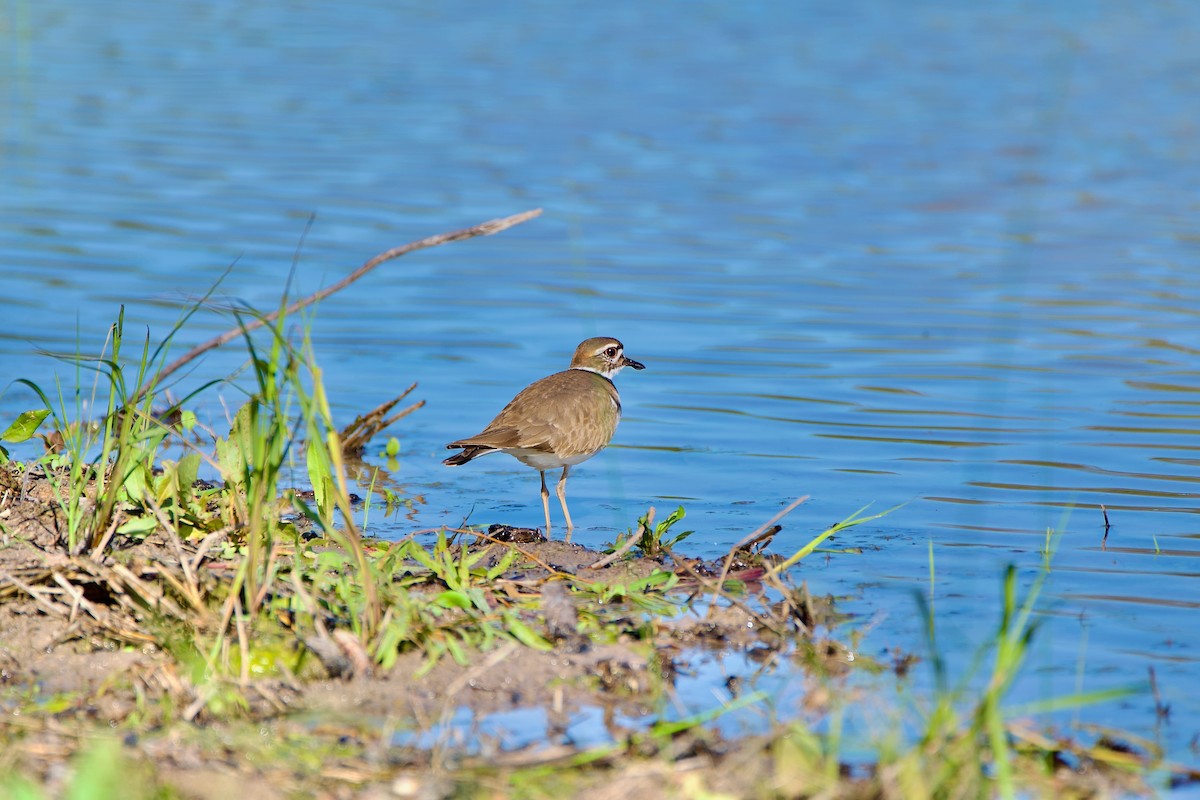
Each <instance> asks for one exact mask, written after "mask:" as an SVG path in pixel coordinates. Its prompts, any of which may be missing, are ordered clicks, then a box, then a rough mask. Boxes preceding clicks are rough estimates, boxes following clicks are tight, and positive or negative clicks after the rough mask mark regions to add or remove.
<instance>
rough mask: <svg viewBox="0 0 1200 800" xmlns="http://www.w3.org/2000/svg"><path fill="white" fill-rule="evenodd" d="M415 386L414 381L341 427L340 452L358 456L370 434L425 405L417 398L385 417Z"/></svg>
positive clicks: (369, 438) (351, 456) (353, 456)
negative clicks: (392, 396) (389, 398)
mask: <svg viewBox="0 0 1200 800" xmlns="http://www.w3.org/2000/svg"><path fill="white" fill-rule="evenodd" d="M416 388H417V385H416V384H415V383H414V384H413V385H412V386H409V387H408V388H407V389H405V390H404V391H403V392H401V393H400V394H399V396H397V397H395V398H393V399H391V400H388V401H387V402H386V403H383V404H382V405H380V406H378V407H376V408H375V409H374V410H372V411H368V412H367V413H366V414H360V415H359V416H357V417H355V418H354V421H353V422H351V423H350V424H349V425H347V426H346V427H344V428H342V430H341V432H340V433H339V434H338V436H339V438H340V439H341V440H342V452H343V453H345V454H346V457H347V458H358V457H360V456H361V455H362V453H363V450H364V449H365V448H366V446H367V442H369V441H370V440H371V437H372V436H374V435H375V434H377V433H379V432H380V431H381V430H383V429H384V428H386V427H388V426H389V425H391V424H392V423H393V422H396V421H397V420H400V419H403V418H404V417H407V416H408V415H409V414H411V413H412V412H414V411H416V410H417V409H418V408H420V407H421V406H423V405H425V401H424V400H418V401H417V402H415V403H413V404H412V405H411V406H409V407H408V408H406V409H404V410H403V411H401V412H399V413H397V414H394V415H393V416H391V417H386V418H385V415H386V414H387V413H388V412H389V411H391V410H392V409H393V408H395V407H396V404H397V403H399V402H400V401H401V400H403V399H404V398H406V397H408V395H409V394H410V393H411V392H412V391H413V389H416Z"/></svg>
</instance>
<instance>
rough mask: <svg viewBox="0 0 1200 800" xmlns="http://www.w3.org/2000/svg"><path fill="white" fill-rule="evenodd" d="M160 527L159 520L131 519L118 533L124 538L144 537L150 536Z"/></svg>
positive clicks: (148, 518) (150, 518)
mask: <svg viewBox="0 0 1200 800" xmlns="http://www.w3.org/2000/svg"><path fill="white" fill-rule="evenodd" d="M157 527H158V520H157V519H155V518H154V517H130V518H129V519H128V520H126V521H125V523H124V524H123V525H121V527H119V528H117V533H119V534H121V535H122V536H133V537H142V536H147V535H148V534H150V533H151V532H152V531H153V530H154V529H155V528H157Z"/></svg>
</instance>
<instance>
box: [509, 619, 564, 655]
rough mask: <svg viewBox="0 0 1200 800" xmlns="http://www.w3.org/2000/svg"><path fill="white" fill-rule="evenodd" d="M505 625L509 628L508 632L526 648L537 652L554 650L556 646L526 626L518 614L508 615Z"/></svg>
mask: <svg viewBox="0 0 1200 800" xmlns="http://www.w3.org/2000/svg"><path fill="white" fill-rule="evenodd" d="M504 624H505V625H506V626H507V627H508V632H509V633H511V634H512V635H513V637H514V638H516V640H517V641H518V642H520V643H521V644H523V645H525V646H526V647H532V648H533V649H535V650H542V651H547V650H553V649H554V646H553V645H551V644H550V643H549V642H547V641H546V640H545V639H543V638H542V637H541V636H540V635H538V634H537V633H536V632H535V631H534V630H533V629H532V628H530V627H529V626H528V625H526V624H525V623H524V622H523V621H522V620H521V618H520V617H518V616H517V615H516V614H506V615H505V617H504Z"/></svg>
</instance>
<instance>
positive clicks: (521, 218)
mask: <svg viewBox="0 0 1200 800" xmlns="http://www.w3.org/2000/svg"><path fill="white" fill-rule="evenodd" d="M541 213H542V210H541V209H540V208H535V209H532V210H530V211H525V212H522V213H520V214H514V215H513V216H511V217H504V218H503V219H493V220H489V221H488V222H482V223H480V224H478V225H473V226H471V227H470V228H463V229H462V230H457V231H451V232H449V233H439V234H437V235H435V236H428V237H426V238H424V239H421V240H419V241H416V242H409V243H408V244H404V245H400V246H399V247H393V248H392V249H391V250H385V251H383V252H382V253H380V254H379V255H377V256H375V257H374V258H372V259H371V260H369V261H367V262H366V263H365V264H363V265H362V266H361V267H359V268H358V269H356V270H354V272H351V273H350V274H349V275H347V276H346V277H345V278H342V279H341V280H340V281H338V282H337V283H335V284H333V285H332V286H328V287H326V288H324V289H322V290H321V291H319V292H315V293H314V294H310V295H309V296H308V297H306V298H304V299H303V300H297V301H296V302H294V303H292V304H291V305H290V306H288V307H287V308H286V309H284V310H283V312H282V313H287V314H294V313H295V312H297V311H299V310H300V309H302V308H305V307H307V306H310V305H312V304H313V303H316V302H319V301H321V300H324V299H325V298H326V297H329V295H331V294H333V293H334V292H339V291H341V290H342V289H345V288H346V287H347V286H349V285H350V284H352V283H354V282H355V281H356V280H358V279H359V278H361V277H362V276H363V275H366V274H367V273H368V272H370V271H371V270H373V269H375V268H376V267H378V266H379V265H380V264H383V263H384V262H386V261H391V260H392V259H394V258H399V257H400V256H403V255H407V254H408V253H411V252H413V251H414V250H424V249H426V248H429V247H437V246H438V245H443V244H449V243H450V242H460V241H462V240H463V239H473V238H475V237H476V236H491V235H492V234H493V233H499V232H500V231H503V230H506V229H508V228H511V227H513V226H514V225H520V224H521V223H522V222H526V221H528V220H531V219H533V218H534V217H536V216H538V215H540V214H541ZM280 313H281V312H280V311H273V312H271V313H270V314H265V315H263V316H261V317H259V318H257V319H254V320H250V321H247V322H242V323H241V324H239V325H238V326H237V327H236V328H232V329H230V330H228V331H226V332H225V333H222V334H221V335H220V336H216V337H214V338H212V339H209V340H208V341H207V342H202V343H200V344H198V345H196V346H195V347H193V348H192V349H191V350H189V351H187V352H186V353H184V354H183V355H182V356H180V357H179V358H177V359H175V360H174V361H172V362H171V363H170V364H168V365H167V366H166V367H164V368H163V369H162V371H160V372H159V373H158V375H157V376H155V380H154V383H153V384H151V383H147V384H146V385H144V386H143V387H142V388H141V389H139V390H138V392H137V394H136V395H134V397H133V400H132V401H130V405H133V404H134V403H136V402H137V401H138V400H140V399H141V398H142V397H143V396H145V394H146V392H147V391H149V390H150V387H151V386H152V385H155V384H159V383H161V382H162V381H163V380H164V379H165V378H166V377H167V376H169V375H171V374H172V373H174V372H176V371H177V370H179V369H180V368H181V367H183V366H184V365H186V364H189V363H191V362H192V361H194V360H195V359H197V358H199V357H200V356H202V355H204V354H205V353H207V352H208V351H209V350H214V349H216V348H218V347H220V346H221V345H223V344H228V343H229V342H231V341H233V340H234V339H237V338H238V337H239V336H244V335H245V334H247V333H249V332H250V331H252V330H256V329H258V328H261V327H262V326H264V325H266V324H267V323H269V322H273V321H274V320H275V319H276V318H277V317H278V316H279V315H280Z"/></svg>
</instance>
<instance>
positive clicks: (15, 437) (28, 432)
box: [0, 408, 50, 444]
mask: <svg viewBox="0 0 1200 800" xmlns="http://www.w3.org/2000/svg"><path fill="white" fill-rule="evenodd" d="M48 416H50V409H48V408H40V409H38V410H36V411H25V412H23V413H22V414H21V416H19V417H17V419H16V420H15V421H14V422H13V424H11V425H9V426H8V429H7V430H5V431H4V433H0V439H2V440H4V441H6V442H13V443H14V444H15V443H17V442H24V441H26V440H28V439H29V437H30V436H33V434H34V432H35V431H36V430H37V429H38V426H39V425H41V424H42V420H44V419H45V418H46V417H48Z"/></svg>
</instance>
